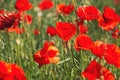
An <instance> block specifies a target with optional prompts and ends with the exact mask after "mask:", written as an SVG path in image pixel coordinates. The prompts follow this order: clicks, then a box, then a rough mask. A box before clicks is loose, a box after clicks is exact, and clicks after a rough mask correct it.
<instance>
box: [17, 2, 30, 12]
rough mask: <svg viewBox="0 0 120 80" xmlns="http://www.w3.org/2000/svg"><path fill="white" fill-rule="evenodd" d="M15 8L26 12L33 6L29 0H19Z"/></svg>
mask: <svg viewBox="0 0 120 80" xmlns="http://www.w3.org/2000/svg"><path fill="white" fill-rule="evenodd" d="M15 8H16V9H17V10H18V11H20V12H24V11H26V10H30V9H31V8H32V4H31V3H30V2H29V0H17V1H16V3H15Z"/></svg>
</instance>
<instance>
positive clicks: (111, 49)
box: [104, 44, 120, 68]
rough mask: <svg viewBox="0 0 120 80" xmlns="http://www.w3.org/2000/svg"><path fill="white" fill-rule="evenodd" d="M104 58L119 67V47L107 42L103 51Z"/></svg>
mask: <svg viewBox="0 0 120 80" xmlns="http://www.w3.org/2000/svg"><path fill="white" fill-rule="evenodd" d="M104 58H105V60H106V61H107V63H108V64H112V65H114V66H116V67H117V68H120V48H118V47H117V46H116V45H115V44H108V45H107V47H106V51H105V53H104Z"/></svg>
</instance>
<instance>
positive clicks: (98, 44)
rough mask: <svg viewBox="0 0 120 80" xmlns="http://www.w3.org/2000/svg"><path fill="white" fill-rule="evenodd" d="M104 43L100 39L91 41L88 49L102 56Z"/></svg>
mask: <svg viewBox="0 0 120 80" xmlns="http://www.w3.org/2000/svg"><path fill="white" fill-rule="evenodd" d="M105 45H106V44H105V43H103V42H102V41H95V42H93V45H92V46H91V48H90V50H91V52H92V53H93V54H94V55H96V56H98V57H100V58H102V56H103V55H104V52H105Z"/></svg>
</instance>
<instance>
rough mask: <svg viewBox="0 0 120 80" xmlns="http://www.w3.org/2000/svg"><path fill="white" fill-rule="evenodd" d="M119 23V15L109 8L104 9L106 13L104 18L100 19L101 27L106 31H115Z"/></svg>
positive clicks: (103, 15)
mask: <svg viewBox="0 0 120 80" xmlns="http://www.w3.org/2000/svg"><path fill="white" fill-rule="evenodd" d="M118 23H119V16H118V14H117V13H116V12H115V11H114V10H113V9H112V8H109V7H107V6H106V7H105V8H104V12H103V14H102V16H100V17H99V19H98V24H99V26H100V27H101V28H102V29H104V30H107V31H109V30H112V29H114V28H115V27H116V26H117V25H118Z"/></svg>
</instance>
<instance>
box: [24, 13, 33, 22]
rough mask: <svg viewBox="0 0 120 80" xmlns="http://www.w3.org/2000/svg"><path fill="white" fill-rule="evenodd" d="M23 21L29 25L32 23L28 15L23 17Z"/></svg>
mask: <svg viewBox="0 0 120 80" xmlns="http://www.w3.org/2000/svg"><path fill="white" fill-rule="evenodd" d="M24 21H25V22H26V23H27V24H31V23H32V16H31V15H30V14H26V15H24Z"/></svg>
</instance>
